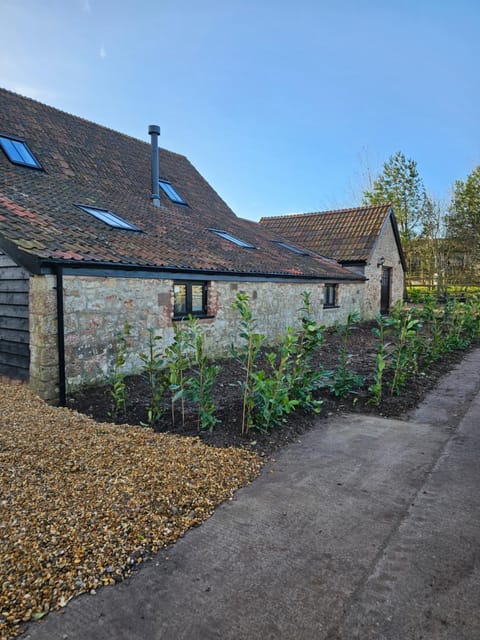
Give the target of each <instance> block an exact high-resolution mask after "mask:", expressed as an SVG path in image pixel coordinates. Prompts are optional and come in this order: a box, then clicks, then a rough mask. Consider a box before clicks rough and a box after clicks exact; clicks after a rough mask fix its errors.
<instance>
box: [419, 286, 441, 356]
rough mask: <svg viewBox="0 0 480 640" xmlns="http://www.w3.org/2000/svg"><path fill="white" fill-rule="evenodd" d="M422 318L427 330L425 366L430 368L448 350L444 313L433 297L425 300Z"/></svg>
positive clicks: (424, 354)
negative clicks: (444, 329)
mask: <svg viewBox="0 0 480 640" xmlns="http://www.w3.org/2000/svg"><path fill="white" fill-rule="evenodd" d="M420 317H421V322H422V324H423V327H424V330H425V339H424V353H423V366H424V367H428V366H429V365H430V364H431V363H432V362H435V361H436V360H438V359H439V358H440V357H441V355H442V353H444V351H445V350H446V345H445V341H444V339H443V334H444V331H443V320H444V313H443V311H442V310H441V309H439V308H438V305H437V301H436V299H435V298H434V297H433V296H429V297H428V298H426V299H425V303H424V305H423V309H422V312H421V316H420Z"/></svg>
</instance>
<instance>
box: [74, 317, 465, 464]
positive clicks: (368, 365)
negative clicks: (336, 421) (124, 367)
mask: <svg viewBox="0 0 480 640" xmlns="http://www.w3.org/2000/svg"><path fill="white" fill-rule="evenodd" d="M373 326H374V324H373V323H364V324H361V325H358V326H356V327H355V329H354V330H353V333H352V336H351V338H350V341H349V353H350V354H351V359H350V368H351V369H353V370H354V371H355V372H356V373H359V374H361V375H363V376H364V377H365V380H364V384H363V385H362V387H361V388H359V389H357V390H356V392H355V393H354V394H350V395H348V396H347V397H345V398H337V397H335V396H334V394H333V393H332V392H331V391H330V390H329V389H328V388H322V389H320V390H319V391H318V392H317V395H316V397H317V398H318V399H320V400H322V402H323V404H322V407H321V412H320V414H319V415H316V414H313V413H306V412H303V411H295V412H294V413H292V414H290V415H289V416H288V419H287V420H286V422H285V423H284V424H282V425H281V426H277V427H275V428H274V429H273V430H271V431H269V432H268V433H263V432H261V431H259V430H254V429H252V430H250V432H249V433H248V435H246V436H242V435H241V424H242V400H241V389H240V380H242V377H243V375H242V369H241V367H240V365H239V364H238V363H237V362H236V361H234V360H232V359H225V360H221V361H218V364H219V365H220V366H221V371H220V373H219V375H218V377H217V380H216V384H215V390H214V400H215V404H216V407H217V411H216V416H217V418H218V419H219V421H220V422H219V423H218V424H217V425H216V427H215V430H214V431H213V432H212V433H208V432H206V433H205V432H200V433H199V431H198V425H197V414H196V412H195V407H193V406H188V404H186V406H185V421H184V424H182V419H181V411H180V403H179V402H177V404H176V413H175V424H174V425H172V415H171V411H170V404H166V405H165V413H164V415H163V417H162V419H161V420H160V421H159V423H158V424H157V425H156V426H155V430H156V431H162V432H170V433H176V434H180V435H186V436H198V435H200V437H201V438H202V440H203V441H204V442H205V443H206V444H209V445H213V446H216V447H229V446H234V447H244V448H248V449H250V450H253V451H257V452H258V453H260V454H262V455H265V456H270V455H271V454H272V453H274V452H275V451H276V450H278V449H279V448H280V447H283V446H285V445H286V444H288V443H289V442H292V441H294V440H296V439H298V437H299V436H300V435H301V434H303V433H304V432H305V431H307V430H308V429H310V428H312V426H313V425H314V424H315V423H316V422H317V421H318V419H322V418H324V419H325V418H326V417H328V416H331V415H332V414H335V413H342V412H359V413H371V414H375V415H381V416H387V417H388V416H391V417H393V416H402V415H403V414H405V413H406V412H408V411H409V410H411V409H413V408H414V407H416V406H417V405H418V404H419V402H420V401H421V400H422V399H423V397H424V396H425V395H426V393H427V392H428V391H429V390H430V389H431V388H432V387H433V386H434V385H435V383H436V382H437V380H438V379H439V378H440V377H441V376H442V375H443V374H445V373H447V372H448V371H450V369H451V368H452V367H453V366H454V365H455V364H456V363H457V362H459V361H460V360H461V358H462V357H463V355H464V353H465V352H464V351H453V352H450V353H446V354H445V355H444V356H443V357H442V359H441V360H439V361H437V362H435V363H433V364H432V365H431V366H430V367H429V368H428V369H427V370H425V371H422V372H421V373H419V374H418V375H411V376H410V378H409V379H408V381H407V384H406V386H405V387H404V388H403V392H402V394H401V395H399V396H392V395H390V393H389V392H388V390H387V391H385V393H384V398H383V400H382V402H381V404H380V405H379V406H374V405H372V404H371V403H369V402H368V400H369V392H368V387H369V385H370V384H371V383H372V375H373V370H374V365H375V353H376V348H377V338H376V337H375V335H374V334H373V333H372V328H373ZM340 344H341V337H340V335H339V334H338V333H337V332H336V331H335V330H333V329H330V330H327V331H326V332H325V342H324V344H323V345H322V347H321V348H320V350H319V353H318V355H317V357H318V363H319V364H320V365H321V366H322V367H323V368H324V369H326V370H336V369H337V367H338V356H339V348H340ZM390 376H391V373H389V372H387V373H386V375H385V381H386V382H388V380H389V379H390ZM126 384H127V398H128V406H127V414H126V415H123V414H122V415H120V416H118V419H117V420H113V418H112V408H113V403H112V395H111V387H110V386H102V387H98V386H96V387H91V388H87V389H83V390H82V391H79V392H76V393H75V394H74V395H72V396H70V397H69V398H68V401H67V404H68V406H69V407H70V408H72V409H75V410H77V411H79V412H81V413H85V414H87V415H89V416H92V417H93V418H94V419H95V420H98V421H113V422H119V423H125V422H127V423H129V424H140V423H146V422H147V410H146V407H147V404H148V386H147V384H146V381H145V379H144V378H143V377H142V376H129V377H127V378H126ZM385 388H386V387H385ZM167 401H168V399H167Z"/></svg>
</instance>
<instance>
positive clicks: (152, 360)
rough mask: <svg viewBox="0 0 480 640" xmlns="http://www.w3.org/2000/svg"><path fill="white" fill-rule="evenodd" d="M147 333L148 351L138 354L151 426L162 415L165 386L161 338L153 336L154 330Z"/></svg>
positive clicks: (148, 420) (149, 424)
mask: <svg viewBox="0 0 480 640" xmlns="http://www.w3.org/2000/svg"><path fill="white" fill-rule="evenodd" d="M147 331H148V351H147V352H146V353H141V354H140V356H139V357H140V360H141V361H142V362H143V370H142V373H143V375H144V377H145V378H146V380H147V384H148V388H149V392H150V402H149V404H148V406H147V425H148V426H153V425H154V424H155V423H156V422H158V420H159V419H160V418H161V417H162V415H163V413H164V408H163V399H164V395H165V389H166V386H167V378H166V375H165V370H166V361H165V358H164V356H163V353H162V351H161V349H160V348H159V346H158V344H159V342H160V341H161V339H162V336H157V335H155V331H154V329H147Z"/></svg>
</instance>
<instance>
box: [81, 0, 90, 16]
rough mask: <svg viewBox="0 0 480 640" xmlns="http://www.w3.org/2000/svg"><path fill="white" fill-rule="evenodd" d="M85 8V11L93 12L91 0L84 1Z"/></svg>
mask: <svg viewBox="0 0 480 640" xmlns="http://www.w3.org/2000/svg"><path fill="white" fill-rule="evenodd" d="M83 10H84V11H85V13H91V12H92V7H91V5H90V0H84V2H83Z"/></svg>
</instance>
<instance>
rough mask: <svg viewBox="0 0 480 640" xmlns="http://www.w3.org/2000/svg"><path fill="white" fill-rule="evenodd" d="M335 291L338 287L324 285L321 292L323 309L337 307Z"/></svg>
mask: <svg viewBox="0 0 480 640" xmlns="http://www.w3.org/2000/svg"><path fill="white" fill-rule="evenodd" d="M337 291H338V285H336V284H326V285H325V289H324V290H323V306H324V307H336V306H337Z"/></svg>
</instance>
